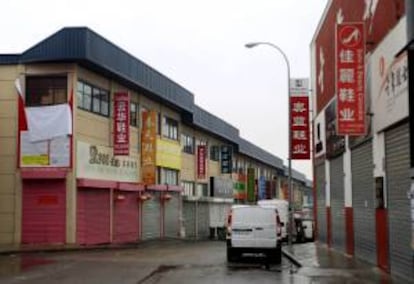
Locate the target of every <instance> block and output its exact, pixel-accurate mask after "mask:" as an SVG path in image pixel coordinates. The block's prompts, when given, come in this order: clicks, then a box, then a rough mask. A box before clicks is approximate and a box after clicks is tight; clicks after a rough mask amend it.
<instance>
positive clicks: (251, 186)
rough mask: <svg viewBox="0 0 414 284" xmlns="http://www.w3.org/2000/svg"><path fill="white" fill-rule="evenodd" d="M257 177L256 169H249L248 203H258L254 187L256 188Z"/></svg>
mask: <svg viewBox="0 0 414 284" xmlns="http://www.w3.org/2000/svg"><path fill="white" fill-rule="evenodd" d="M254 180H255V176H254V168H248V169H247V201H249V202H254V201H256V198H255V193H254V187H255V182H254Z"/></svg>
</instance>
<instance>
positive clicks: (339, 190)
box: [330, 156, 345, 251]
mask: <svg viewBox="0 0 414 284" xmlns="http://www.w3.org/2000/svg"><path fill="white" fill-rule="evenodd" d="M330 174H331V180H330V182H331V184H330V189H331V210H332V211H331V212H332V213H331V214H332V246H333V247H334V248H335V249H338V250H340V251H345V214H344V211H345V202H344V161H343V156H341V157H338V158H336V159H333V160H331V161H330Z"/></svg>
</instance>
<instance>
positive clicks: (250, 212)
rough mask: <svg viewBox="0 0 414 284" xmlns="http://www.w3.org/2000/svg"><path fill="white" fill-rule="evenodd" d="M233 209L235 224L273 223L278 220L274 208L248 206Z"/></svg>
mask: <svg viewBox="0 0 414 284" xmlns="http://www.w3.org/2000/svg"><path fill="white" fill-rule="evenodd" d="M233 210H234V211H233V224H234V225H241V224H246V225H257V224H272V223H275V220H276V219H275V214H274V211H273V209H265V208H260V207H257V208H255V207H246V208H236V209H233Z"/></svg>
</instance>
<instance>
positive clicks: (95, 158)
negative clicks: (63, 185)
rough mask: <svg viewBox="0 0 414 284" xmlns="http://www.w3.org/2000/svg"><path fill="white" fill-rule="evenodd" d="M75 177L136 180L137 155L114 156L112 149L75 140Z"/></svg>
mask: <svg viewBox="0 0 414 284" xmlns="http://www.w3.org/2000/svg"><path fill="white" fill-rule="evenodd" d="M76 145H77V147H76V177H77V178H88V179H95V180H109V181H120V182H138V157H136V156H133V157H130V156H115V155H114V154H113V149H112V148H110V147H105V146H101V145H93V144H89V143H86V142H82V141H77V144H76Z"/></svg>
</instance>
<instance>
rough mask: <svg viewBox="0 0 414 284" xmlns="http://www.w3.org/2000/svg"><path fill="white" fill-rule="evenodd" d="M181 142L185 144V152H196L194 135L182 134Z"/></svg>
mask: <svg viewBox="0 0 414 284" xmlns="http://www.w3.org/2000/svg"><path fill="white" fill-rule="evenodd" d="M181 144H182V145H183V152H185V153H188V154H194V137H192V136H190V135H187V134H182V135H181Z"/></svg>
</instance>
